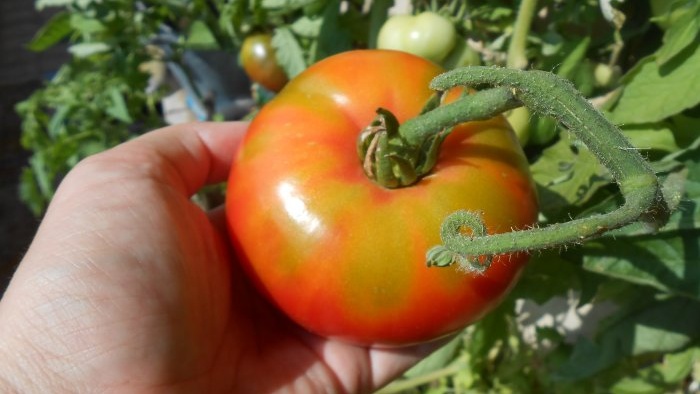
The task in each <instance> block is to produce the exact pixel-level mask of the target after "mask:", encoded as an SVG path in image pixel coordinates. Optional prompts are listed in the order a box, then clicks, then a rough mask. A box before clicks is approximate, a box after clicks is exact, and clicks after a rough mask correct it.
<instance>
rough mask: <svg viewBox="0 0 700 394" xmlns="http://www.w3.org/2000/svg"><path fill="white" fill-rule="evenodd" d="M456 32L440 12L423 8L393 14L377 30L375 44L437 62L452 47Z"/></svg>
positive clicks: (455, 39) (382, 47) (381, 47)
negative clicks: (412, 11)
mask: <svg viewBox="0 0 700 394" xmlns="http://www.w3.org/2000/svg"><path fill="white" fill-rule="evenodd" d="M456 42H457V32H456V31H455V28H454V25H452V23H451V22H450V21H449V20H447V19H445V18H443V17H442V16H440V15H438V14H436V13H434V12H430V11H426V12H423V13H421V14H418V15H415V16H414V15H395V16H392V17H391V18H389V19H387V21H386V22H385V23H384V25H382V28H381V29H380V30H379V36H378V37H377V47H378V48H380V49H394V50H398V51H404V52H408V53H412V54H414V55H418V56H422V57H424V58H426V59H428V60H432V61H434V62H437V63H439V62H441V61H442V60H443V59H444V58H445V57H447V55H448V54H449V53H450V51H452V48H454V46H455V43H456Z"/></svg>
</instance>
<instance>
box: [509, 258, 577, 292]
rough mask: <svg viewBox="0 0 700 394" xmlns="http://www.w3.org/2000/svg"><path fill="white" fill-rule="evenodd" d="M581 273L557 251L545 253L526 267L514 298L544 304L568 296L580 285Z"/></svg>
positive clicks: (515, 290)
mask: <svg viewBox="0 0 700 394" xmlns="http://www.w3.org/2000/svg"><path fill="white" fill-rule="evenodd" d="M579 271H580V269H578V268H577V267H576V266H574V265H573V264H572V263H571V262H570V261H568V260H565V259H563V258H562V257H561V253H559V251H557V250H547V251H543V252H542V253H541V254H539V255H535V256H532V258H531V259H530V262H529V263H528V264H527V266H525V271H524V272H523V274H522V276H521V278H520V280H519V281H518V283H517V285H516V286H515V288H514V289H513V292H512V296H513V297H515V298H524V299H528V300H532V301H534V302H536V303H537V304H540V305H541V304H544V303H545V302H547V301H549V300H550V299H552V298H553V297H555V296H559V295H562V294H566V293H567V291H569V290H571V289H572V288H575V287H577V286H578V285H579V283H578V281H579V276H578V274H579Z"/></svg>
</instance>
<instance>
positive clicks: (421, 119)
mask: <svg viewBox="0 0 700 394" xmlns="http://www.w3.org/2000/svg"><path fill="white" fill-rule="evenodd" d="M438 104H439V100H437V101H436V100H431V101H430V102H429V103H428V104H427V108H426V109H425V110H424V112H423V114H422V115H420V116H418V117H415V118H413V119H409V120H407V121H406V122H404V123H403V124H401V125H399V123H398V121H397V120H396V118H395V117H394V115H393V114H392V113H391V112H389V111H388V110H386V109H383V108H380V109H378V110H377V117H376V118H375V120H374V121H373V122H372V124H370V125H369V126H368V127H366V128H365V129H364V130H363V131H362V133H361V134H360V137H359V140H358V154H359V156H360V160H361V161H362V167H363V169H364V171H365V174H366V175H367V176H368V177H369V178H370V179H372V180H374V181H375V182H376V183H377V184H379V185H381V186H383V187H386V188H398V187H406V186H410V185H412V184H414V183H416V182H417V181H418V180H420V178H421V177H423V176H425V175H427V174H429V173H430V171H431V170H432V168H433V167H434V166H435V163H436V161H437V157H438V153H439V149H440V145H441V143H442V141H443V140H444V138H445V137H446V136H447V135H448V134H449V133H450V131H451V128H452V127H453V126H455V125H457V124H460V123H463V122H466V121H474V120H485V119H489V118H492V117H493V116H495V115H497V114H499V113H501V112H503V111H507V110H510V109H512V108H515V107H518V106H520V102H519V101H517V100H516V99H515V98H514V96H513V94H512V92H511V89H510V88H506V87H496V88H492V89H486V90H482V91H478V92H476V93H473V94H465V95H464V96H463V97H462V98H460V99H459V100H457V101H455V102H453V103H450V104H446V105H443V106H438Z"/></svg>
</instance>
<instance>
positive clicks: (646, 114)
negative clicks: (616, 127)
mask: <svg viewBox="0 0 700 394" xmlns="http://www.w3.org/2000/svg"><path fill="white" fill-rule="evenodd" d="M698 65H700V41H696V42H695V43H694V44H693V45H691V46H689V47H687V48H686V49H684V50H683V51H682V52H681V53H679V54H678V55H677V56H674V57H673V59H671V60H669V61H668V62H667V63H666V64H664V66H663V67H659V64H658V63H657V62H656V58H655V57H654V56H650V57H647V58H646V59H644V60H642V61H640V62H639V63H638V65H637V67H635V68H634V69H633V70H632V71H631V72H630V74H629V75H627V76H626V77H625V81H626V86H625V87H624V88H623V90H622V94H621V95H620V98H619V101H618V102H617V103H616V105H615V106H614V108H613V110H612V113H611V120H612V121H613V122H616V123H618V124H640V123H654V122H658V121H661V120H664V119H666V118H667V117H669V116H672V115H675V114H678V113H680V112H681V111H683V110H685V109H688V108H692V107H694V106H696V105H697V104H699V103H700V72H698Z"/></svg>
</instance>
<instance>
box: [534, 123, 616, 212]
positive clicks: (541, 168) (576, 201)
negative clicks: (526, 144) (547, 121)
mask: <svg viewBox="0 0 700 394" xmlns="http://www.w3.org/2000/svg"><path fill="white" fill-rule="evenodd" d="M530 169H531V171H532V176H533V178H534V179H535V182H537V185H538V187H539V193H540V200H541V201H540V202H541V203H540V206H541V210H542V213H543V215H544V216H545V217H547V218H548V219H550V220H552V219H553V218H557V217H559V216H561V215H563V214H566V213H567V212H566V211H567V210H568V209H570V208H571V206H572V205H576V206H580V205H582V204H584V203H585V202H586V201H588V200H589V199H590V198H591V196H593V194H594V193H595V192H596V191H597V190H598V189H599V188H601V187H603V186H605V185H607V184H609V183H610V177H609V175H608V172H607V170H606V169H605V168H604V167H603V166H602V165H601V164H600V163H599V162H598V159H596V157H595V156H594V155H593V154H592V153H591V152H590V151H589V150H588V149H586V148H585V147H584V146H583V145H582V144H580V143H579V142H578V141H576V140H572V139H571V135H570V134H568V133H566V134H562V138H561V139H560V140H559V141H558V142H557V143H556V144H554V145H553V146H551V147H549V148H547V149H545V150H544V152H543V153H542V156H540V158H539V159H538V160H537V161H536V162H535V163H534V164H533V165H532V166H531V167H530Z"/></svg>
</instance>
